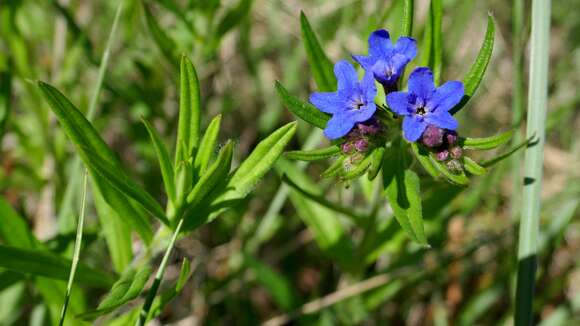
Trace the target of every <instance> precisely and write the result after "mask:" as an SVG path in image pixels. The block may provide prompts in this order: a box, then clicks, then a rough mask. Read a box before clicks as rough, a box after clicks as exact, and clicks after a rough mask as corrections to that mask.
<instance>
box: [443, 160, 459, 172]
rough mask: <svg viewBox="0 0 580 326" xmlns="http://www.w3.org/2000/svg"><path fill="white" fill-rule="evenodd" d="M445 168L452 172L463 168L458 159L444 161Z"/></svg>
mask: <svg viewBox="0 0 580 326" xmlns="http://www.w3.org/2000/svg"><path fill="white" fill-rule="evenodd" d="M446 165H447V168H448V169H449V170H450V171H451V172H453V173H460V172H461V171H462V170H463V167H462V166H461V163H459V161H458V160H450V161H448V162H447V163H446Z"/></svg>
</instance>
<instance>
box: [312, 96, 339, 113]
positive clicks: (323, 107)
mask: <svg viewBox="0 0 580 326" xmlns="http://www.w3.org/2000/svg"><path fill="white" fill-rule="evenodd" d="M310 103H312V105H314V106H315V107H316V108H318V109H319V110H320V111H322V112H325V113H335V112H338V111H340V110H342V109H343V108H344V106H345V104H344V103H345V101H344V99H343V98H342V97H341V96H339V95H338V94H337V93H336V92H321V93H312V95H310Z"/></svg>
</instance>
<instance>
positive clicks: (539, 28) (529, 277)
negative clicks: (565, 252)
mask: <svg viewBox="0 0 580 326" xmlns="http://www.w3.org/2000/svg"><path fill="white" fill-rule="evenodd" d="M550 7H551V2H550V1H549V0H533V1H532V33H531V34H532V35H531V44H530V48H531V50H530V51H531V54H530V84H529V85H530V86H529V87H530V88H529V91H528V118H527V130H526V137H527V138H528V139H530V138H531V137H533V136H534V135H537V137H538V141H537V142H534V144H529V145H528V147H527V149H526V154H525V162H524V189H523V197H522V215H521V217H520V229H519V243H518V273H517V282H516V283H517V284H516V296H515V302H514V304H515V325H517V326H520V325H531V324H532V323H533V322H534V319H533V301H534V287H535V284H534V283H535V274H536V261H537V250H538V248H537V243H538V238H539V231H540V208H541V202H542V200H541V196H540V192H541V189H542V166H543V157H544V142H545V137H546V130H545V128H546V126H545V123H546V111H547V106H548V103H547V97H548V66H549V50H550V9H551V8H550Z"/></svg>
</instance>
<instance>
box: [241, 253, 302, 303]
mask: <svg viewBox="0 0 580 326" xmlns="http://www.w3.org/2000/svg"><path fill="white" fill-rule="evenodd" d="M244 263H245V264H246V266H247V267H248V270H249V271H251V272H252V273H253V274H254V276H255V278H256V282H257V283H258V284H260V285H261V286H263V287H264V289H266V291H268V292H269V293H270V295H272V299H274V302H276V304H278V306H279V307H280V308H282V309H284V310H289V309H291V308H292V307H294V306H295V305H296V303H297V302H298V300H297V298H298V296H297V295H296V293H295V292H294V287H293V285H292V283H291V282H290V281H289V280H288V279H287V278H285V277H284V276H283V275H282V274H280V273H278V272H276V271H275V270H273V269H272V268H271V267H270V266H268V265H266V264H265V263H263V262H261V261H259V260H257V259H256V258H254V257H253V256H251V255H249V254H246V255H244Z"/></svg>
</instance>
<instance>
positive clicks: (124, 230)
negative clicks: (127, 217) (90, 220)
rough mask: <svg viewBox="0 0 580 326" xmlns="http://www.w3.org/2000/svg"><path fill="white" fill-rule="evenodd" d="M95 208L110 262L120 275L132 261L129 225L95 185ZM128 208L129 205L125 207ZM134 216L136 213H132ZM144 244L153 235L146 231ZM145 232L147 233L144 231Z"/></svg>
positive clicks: (149, 240) (93, 186)
mask: <svg viewBox="0 0 580 326" xmlns="http://www.w3.org/2000/svg"><path fill="white" fill-rule="evenodd" d="M92 189H93V199H94V204H95V208H96V209H97V213H98V215H99V220H100V225H101V228H102V229H103V235H104V237H105V242H106V244H107V247H108V249H109V254H110V255H111V261H112V263H113V267H114V269H115V271H116V272H118V273H122V272H123V271H124V270H125V268H127V266H129V264H130V263H131V260H132V259H133V240H132V239H131V228H130V225H129V224H128V223H126V222H124V221H123V219H122V216H124V215H122V212H121V211H117V210H115V209H113V207H111V206H110V205H109V204H108V203H107V201H105V199H104V198H103V195H102V194H101V192H100V191H99V187H98V186H97V185H96V184H93V185H92ZM127 206H129V205H127ZM134 214H136V213H134ZM148 231H149V232H148V235H147V240H146V241H145V242H146V243H150V242H151V239H152V238H153V234H152V232H151V230H150V229H148ZM145 232H147V231H145Z"/></svg>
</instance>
